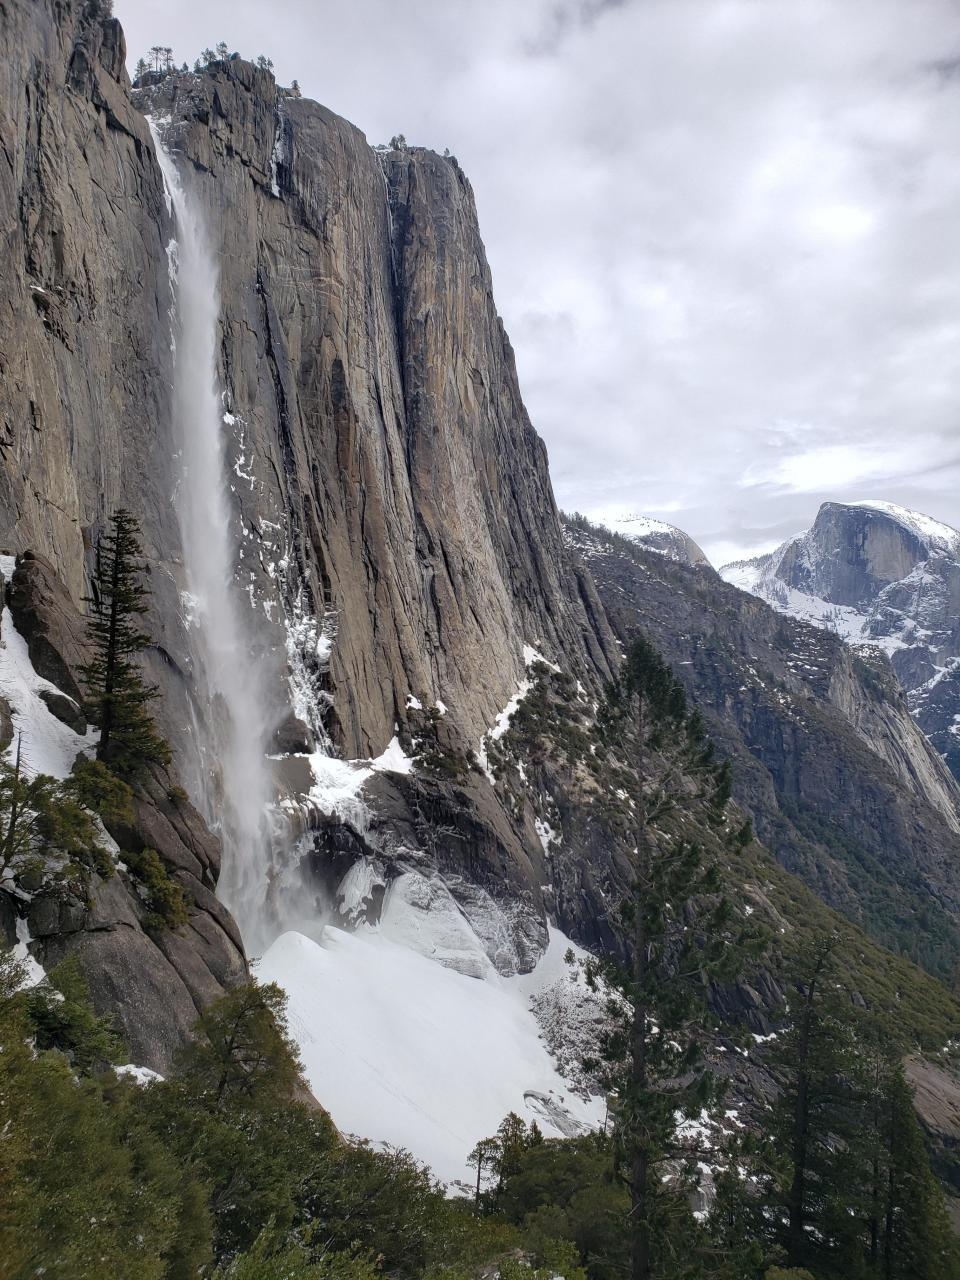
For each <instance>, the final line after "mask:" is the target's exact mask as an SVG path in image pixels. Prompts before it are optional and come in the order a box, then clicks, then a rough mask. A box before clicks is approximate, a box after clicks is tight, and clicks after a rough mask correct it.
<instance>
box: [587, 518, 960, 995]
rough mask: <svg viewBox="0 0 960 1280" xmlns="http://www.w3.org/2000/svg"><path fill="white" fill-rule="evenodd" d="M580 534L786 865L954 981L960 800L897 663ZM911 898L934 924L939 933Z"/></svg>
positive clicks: (590, 560)
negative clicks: (696, 709)
mask: <svg viewBox="0 0 960 1280" xmlns="http://www.w3.org/2000/svg"><path fill="white" fill-rule="evenodd" d="M568 536H569V538H570V541H571V545H573V546H575V547H576V548H577V549H578V550H579V551H580V553H581V554H582V555H583V557H584V559H585V560H586V563H587V564H588V566H589V568H590V570H591V573H592V574H593V576H594V578H595V580H596V583H597V587H598V590H599V593H600V596H601V599H602V600H603V602H604V605H605V607H606V609H607V612H608V616H609V617H610V620H611V622H612V624H613V625H614V628H615V630H616V631H617V633H618V635H620V636H621V637H622V638H623V639H624V640H625V639H626V638H627V637H628V636H629V635H630V633H631V632H632V631H634V630H635V629H637V628H640V629H642V630H643V631H644V632H645V633H646V634H647V635H649V636H650V638H651V639H652V640H653V641H654V643H655V644H657V646H658V647H659V648H660V649H661V650H662V652H663V653H664V655H665V656H666V657H667V659H668V660H669V661H670V662H671V664H672V665H673V666H674V668H675V669H676V671H677V672H678V674H679V675H680V676H681V678H682V679H683V681H684V683H685V684H686V686H687V688H688V689H689V691H690V693H691V694H692V696H693V698H694V699H695V701H696V703H697V705H698V706H700V707H701V708H702V710H703V711H704V714H705V715H706V717H707V719H708V723H709V725H710V730H711V733H712V735H713V736H714V737H715V739H716V740H717V742H718V743H719V744H720V745H721V747H722V749H723V750H724V751H725V752H726V753H727V754H728V755H729V756H730V758H731V759H732V760H733V762H734V765H735V795H736V797H737V799H738V800H739V801H740V803H741V804H742V805H743V807H744V808H745V809H746V810H747V811H748V812H749V813H750V814H751V816H752V817H753V820H754V825H755V828H756V831H757V833H758V835H759V837H760V839H761V840H763V841H764V843H765V844H766V845H767V846H768V848H769V849H770V850H771V852H772V853H774V855H775V856H776V857H777V859H778V861H780V862H781V864H782V865H783V866H784V867H786V868H787V869H788V870H789V871H792V872H794V873H795V874H797V875H798V876H800V878H801V879H803V880H805V881H806V882H807V884H809V885H810V886H811V887H812V888H813V889H814V890H815V892H816V893H817V894H818V896H819V897H821V898H822V899H823V900H824V901H826V902H827V903H829V904H830V905H832V906H834V907H836V908H837V909H838V910H840V911H841V912H843V913H844V914H845V915H847V916H848V917H849V918H850V919H852V920H854V921H855V922H857V923H858V924H860V925H861V926H862V927H863V928H864V929H865V930H866V931H867V932H868V933H872V934H873V936H874V937H876V938H877V939H878V940H880V941H881V942H883V943H884V944H885V945H887V946H891V947H893V948H894V949H900V950H903V951H905V952H906V953H907V954H909V955H911V956H912V957H913V958H917V959H920V961H921V963H925V964H927V965H930V966H932V967H933V968H934V969H935V970H939V971H940V972H943V973H947V972H949V965H950V960H949V956H950V952H951V948H952V947H953V946H955V945H956V942H957V941H958V940H960V874H958V867H960V861H958V859H960V790H958V788H957V785H956V782H955V780H954V779H953V777H952V776H951V775H950V773H949V771H948V770H947V768H946V767H945V765H944V763H943V761H942V760H941V759H940V758H939V757H938V755H937V754H936V752H935V751H934V750H933V749H932V748H931V746H930V744H929V743H928V742H927V741H926V739H925V738H924V736H923V734H922V733H921V732H920V730H919V728H918V726H917V725H916V723H915V722H914V720H913V719H912V718H911V716H910V714H909V709H908V706H907V700H906V698H905V696H904V694H903V691H902V690H901V688H900V686H899V684H898V682H897V680H896V678H895V676H894V674H893V671H892V670H891V668H890V665H889V663H888V662H887V660H886V659H885V658H884V656H883V655H882V654H881V653H879V652H878V651H877V650H872V651H870V652H868V653H866V654H864V655H860V654H858V653H856V652H854V651H853V650H852V649H851V648H850V647H848V646H847V645H845V644H844V643H843V642H842V640H840V638H839V637H837V636H836V635H833V634H831V633H829V632H827V631H824V630H821V629H818V628H816V627H814V626H811V625H809V624H807V623H804V622H801V621H799V620H797V619H794V618H792V617H789V616H784V615H782V614H779V613H777V612H776V611H775V610H773V609H772V608H770V606H769V605H767V604H765V603H764V602H763V601H761V600H759V599H757V598H756V597H755V596H752V595H747V594H745V593H743V592H742V591H738V590H737V589H735V588H734V587H733V586H730V585H728V584H727V583H725V582H724V581H722V580H721V579H720V578H719V577H718V576H717V575H716V574H715V573H713V572H705V571H703V570H702V569H701V570H690V569H689V568H687V567H686V566H684V565H681V564H677V563H674V562H671V561H669V560H667V559H666V558H665V557H663V556H660V555H654V554H651V553H650V552H647V551H643V550H641V549H640V548H639V547H635V546H634V547H631V546H629V545H628V544H625V543H624V542H623V540H621V539H618V538H615V537H612V536H611V535H609V534H608V533H607V532H606V531H605V530H601V529H597V528H592V527H584V526H583V525H579V526H578V525H577V524H576V522H574V523H571V525H570V526H569V527H568ZM908 901H910V902H912V903H913V904H914V910H915V911H918V912H919V911H920V910H922V908H921V907H920V904H921V903H925V904H926V905H927V906H928V907H929V909H930V911H931V912H932V913H933V915H932V916H931V917H928V919H929V927H928V928H927V929H926V930H923V929H922V928H920V929H915V924H916V920H917V917H915V916H913V914H912V911H911V909H910V908H909V907H908V906H907V903H908ZM921 933H925V936H923V937H921V936H920V935H921Z"/></svg>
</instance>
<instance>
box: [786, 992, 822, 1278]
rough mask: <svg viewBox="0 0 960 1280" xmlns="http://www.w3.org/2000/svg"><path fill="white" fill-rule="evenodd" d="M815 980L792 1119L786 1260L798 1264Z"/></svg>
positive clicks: (801, 1242) (808, 998)
mask: <svg viewBox="0 0 960 1280" xmlns="http://www.w3.org/2000/svg"><path fill="white" fill-rule="evenodd" d="M815 985H816V979H813V980H812V981H811V982H810V984H809V987H808V989H807V992H806V997H805V1002H804V1009H803V1021H802V1022H801V1025H800V1045H799V1053H798V1055H797V1100H796V1106H795V1108H794V1121H793V1178H792V1180H791V1182H790V1190H789V1192H788V1194H787V1211H788V1213H789V1227H788V1230H787V1260H788V1261H789V1263H790V1265H791V1266H793V1267H799V1266H800V1265H801V1263H802V1262H803V1259H804V1256H805V1254H806V1251H807V1249H806V1246H807V1238H806V1232H805V1231H804V1226H805V1224H806V1198H807V1185H806V1184H807V1143H808V1140H809V1137H810V1132H809V1130H810V1115H809V1107H810V1037H811V1032H812V1023H813V998H814V991H815Z"/></svg>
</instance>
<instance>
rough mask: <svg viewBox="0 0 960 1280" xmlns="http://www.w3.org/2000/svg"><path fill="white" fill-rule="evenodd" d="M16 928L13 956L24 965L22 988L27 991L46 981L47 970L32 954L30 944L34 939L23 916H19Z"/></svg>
mask: <svg viewBox="0 0 960 1280" xmlns="http://www.w3.org/2000/svg"><path fill="white" fill-rule="evenodd" d="M16 929H17V941H16V943H15V945H14V948H13V958H14V960H16V961H17V962H18V963H19V964H21V965H23V981H22V982H21V984H20V990H21V991H26V990H27V989H28V988H29V987H37V986H39V985H40V983H41V982H45V981H46V977H47V972H46V970H45V969H44V967H43V965H42V964H40V963H39V961H37V960H35V959H34V958H33V956H32V955H31V954H30V951H29V946H30V943H31V942H32V941H33V939H32V938H31V937H30V930H29V928H28V927H27V922H26V920H24V919H23V917H22V916H17V922H16Z"/></svg>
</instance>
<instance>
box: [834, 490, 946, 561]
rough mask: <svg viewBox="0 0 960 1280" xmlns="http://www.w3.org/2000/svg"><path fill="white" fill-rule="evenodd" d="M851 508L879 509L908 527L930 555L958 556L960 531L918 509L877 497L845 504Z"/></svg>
mask: <svg viewBox="0 0 960 1280" xmlns="http://www.w3.org/2000/svg"><path fill="white" fill-rule="evenodd" d="M846 505H847V506H850V507H853V508H862V509H864V510H867V511H879V512H881V513H882V514H883V515H886V516H889V517H890V518H891V519H892V520H896V521H897V523H898V524H901V525H903V526H904V528H906V529H909V530H910V531H911V533H914V534H916V536H917V537H918V538H919V539H920V540H921V541H922V542H925V543H926V544H927V547H928V549H929V552H930V554H931V555H946V556H954V557H956V556H960V532H958V531H957V530H956V529H952V528H951V527H950V525H948V524H943V523H942V522H941V521H940V520H934V519H933V517H932V516H925V515H923V513H922V512H920V511H911V510H909V508H907V507H899V506H897V504H896V503H895V502H883V501H880V500H879V499H876V498H874V499H866V500H864V501H863V502H850V503H847V504H846Z"/></svg>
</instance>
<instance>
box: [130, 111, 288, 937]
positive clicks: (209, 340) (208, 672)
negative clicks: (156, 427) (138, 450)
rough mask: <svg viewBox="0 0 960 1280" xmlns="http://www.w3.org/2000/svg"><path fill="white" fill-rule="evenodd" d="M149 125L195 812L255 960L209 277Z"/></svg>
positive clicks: (261, 886) (252, 758) (251, 839)
mask: <svg viewBox="0 0 960 1280" xmlns="http://www.w3.org/2000/svg"><path fill="white" fill-rule="evenodd" d="M150 128H151V133H152V134H153V138H154V142H155V144H156V149H157V159H158V161H159V163H160V168H161V171H162V173H163V178H164V182H165V184H166V190H167V198H168V201H169V204H170V207H171V211H172V213H173V216H174V220H175V224H176V237H177V238H176V240H175V241H174V242H171V245H170V247H169V250H168V253H169V256H170V266H171V281H172V284H173V288H174V297H175V318H174V333H175V339H174V351H175V357H174V403H173V417H174V427H175V431H176V433H177V443H178V446H179V453H180V462H181V467H180V477H179V483H178V485H177V489H176V494H175V505H176V510H177V516H178V520H179V523H180V531H181V538H182V543H183V556H184V572H185V576H186V583H185V586H186V591H187V593H188V595H189V598H190V599H189V608H190V613H191V631H192V637H193V639H194V640H195V642H196V649H197V653H196V657H197V660H198V665H199V667H200V671H201V676H202V681H203V684H204V685H205V691H206V694H207V698H208V701H209V704H210V706H211V707H212V708H213V710H214V717H213V718H214V721H215V723H214V724H213V726H212V728H211V733H210V737H211V739H212V741H211V742H209V743H207V744H204V746H206V748H207V753H208V755H210V754H212V755H213V756H214V757H215V773H216V775H217V777H218V779H219V783H218V785H211V786H210V789H209V790H210V793H209V794H208V795H207V796H206V797H205V799H206V801H207V804H206V808H207V811H208V817H210V819H211V821H212V822H213V823H214V824H216V825H217V826H218V827H219V830H220V835H221V838H222V841H223V866H222V870H221V876H220V884H219V894H220V897H221V898H222V899H223V901H224V902H225V903H226V905H227V906H228V907H229V908H230V910H231V912H232V913H233V915H234V917H235V918H236V920H237V923H238V924H239V926H240V931H241V934H242V936H243V939H244V944H245V946H246V948H247V951H248V952H249V953H251V954H257V953H259V952H260V951H261V950H262V949H264V948H265V947H266V946H267V945H268V944H269V943H270V941H272V938H273V936H274V934H275V930H273V929H271V928H270V926H269V922H268V915H269V913H268V912H267V910H266V909H265V900H266V897H267V892H268V886H269V882H270V871H271V861H272V855H271V845H272V838H271V828H270V820H269V807H270V802H271V800H272V793H273V785H272V779H271V773H270V767H269V762H268V760H267V757H266V750H267V741H268V736H269V731H270V725H271V718H270V715H269V712H268V701H267V697H266V691H265V688H264V682H263V680H262V678H261V674H260V664H259V663H258V662H257V661H256V660H255V658H254V653H253V647H252V627H251V619H250V617H249V609H248V607H247V605H246V602H245V600H244V598H243V597H242V595H241V593H240V592H239V590H238V588H237V584H236V582H235V578H234V548H235V546H236V545H237V539H236V538H235V537H234V534H233V532H232V529H233V523H234V513H233V511H232V503H231V500H230V491H229V486H228V481H227V465H226V454H225V439H224V428H225V426H227V425H228V423H229V422H230V421H231V419H230V417H229V415H224V412H223V401H222V398H221V395H220V392H219V389H218V386H217V363H216V349H217V329H218V323H219V314H220V296H219V280H218V270H217V264H216V256H215V254H214V252H213V250H212V247H211V244H210V240H209V236H208V232H207V227H206V225H205V220H204V217H203V211H202V208H201V206H200V203H199V201H198V200H197V199H196V198H195V197H194V196H193V194H192V193H190V192H189V191H188V190H187V188H186V187H185V185H184V183H183V182H182V180H181V177H180V174H179V172H178V170H177V166H176V164H175V162H174V160H173V157H172V156H171V154H170V152H169V151H168V149H167V147H166V145H165V144H164V141H163V138H162V137H161V136H160V133H159V131H158V129H157V128H156V125H155V123H154V122H151V124H150ZM225 419H226V421H225ZM210 781H211V783H212V780H210Z"/></svg>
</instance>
